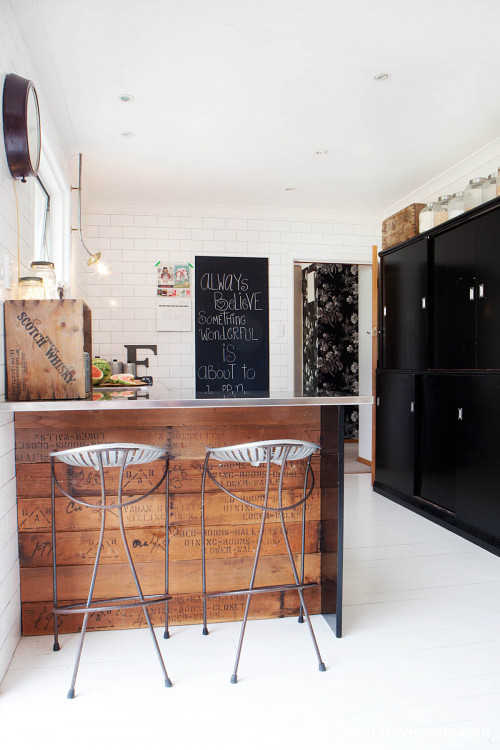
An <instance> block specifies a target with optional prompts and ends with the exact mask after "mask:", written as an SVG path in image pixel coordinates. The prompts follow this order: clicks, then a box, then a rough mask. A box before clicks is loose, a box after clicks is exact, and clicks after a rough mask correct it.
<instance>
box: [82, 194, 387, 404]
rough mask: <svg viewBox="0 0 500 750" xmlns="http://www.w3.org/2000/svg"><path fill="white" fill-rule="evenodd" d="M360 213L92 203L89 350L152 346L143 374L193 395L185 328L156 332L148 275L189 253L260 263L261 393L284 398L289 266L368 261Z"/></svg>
mask: <svg viewBox="0 0 500 750" xmlns="http://www.w3.org/2000/svg"><path fill="white" fill-rule="evenodd" d="M377 229H378V228H377V226H375V217H374V216H373V215H372V214H370V215H368V214H365V215H362V214H357V215H354V214H350V215H347V214H336V213H334V212H331V213H324V212H321V213H320V212H310V211H309V212H308V211H302V212H299V211H293V212H292V211H284V210H283V209H281V210H280V209H274V210H272V209H263V208H260V209H259V208H247V207H241V208H238V207H234V206H232V207H230V206H227V207H220V206H217V207H214V206H211V207H202V206H163V207H162V206H159V205H158V206H149V207H140V206H136V207H130V206H120V205H113V204H107V205H94V206H93V207H92V210H90V211H87V212H86V214H85V220H84V237H85V241H86V244H87V245H88V246H89V248H90V249H92V250H97V249H99V250H102V252H103V256H104V257H105V259H106V260H107V261H108V262H109V263H110V268H111V275H110V276H108V277H99V276H97V275H95V276H94V277H93V279H92V280H91V283H89V284H88V286H87V296H86V299H87V301H88V303H89V304H90V306H91V308H92V325H93V344H94V353H95V354H99V355H100V356H103V357H105V358H107V359H113V358H115V359H120V360H122V359H123V358H124V355H125V350H124V348H123V345H124V344H134V343H136V344H140V343H148V344H157V345H158V356H154V355H153V356H151V355H150V354H149V353H145V354H147V356H148V357H149V360H150V367H149V370H148V372H149V373H150V374H151V375H153V376H154V377H162V378H167V379H168V386H169V388H170V390H171V392H172V393H173V394H175V393H182V395H183V396H185V397H192V396H193V395H194V377H195V363H194V336H193V332H192V331H191V332H186V333H169V332H157V330H156V313H155V309H156V308H155V304H156V299H157V298H156V287H155V283H156V269H155V264H156V263H157V262H158V261H161V262H167V261H168V262H171V263H172V262H183V263H187V262H189V263H194V257H195V255H197V254H200V255H201V254H207V255H235V256H238V255H242V256H250V257H253V256H255V257H267V258H269V307H270V316H269V317H270V379H271V384H270V385H271V392H273V393H277V392H279V393H292V392H293V264H294V261H298V260H302V261H308V260H309V261H314V260H321V261H327V262H334V261H338V262H344V263H371V255H372V245H373V244H379V237H378V234H377Z"/></svg>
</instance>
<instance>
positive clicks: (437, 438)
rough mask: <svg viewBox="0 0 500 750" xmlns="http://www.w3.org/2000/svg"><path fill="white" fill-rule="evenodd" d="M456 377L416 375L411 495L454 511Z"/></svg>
mask: <svg viewBox="0 0 500 750" xmlns="http://www.w3.org/2000/svg"><path fill="white" fill-rule="evenodd" d="M455 386H456V378H455V377H454V376H453V375H434V374H432V375H431V374H430V375H420V376H419V377H418V407H419V408H418V413H417V421H418V445H417V451H418V453H417V466H418V469H417V482H416V492H415V494H416V495H417V496H419V497H422V498H424V499H425V500H428V501H429V502H431V503H433V504H434V505H436V506H438V507H439V508H444V509H446V510H449V511H454V510H455V490H456V487H455V485H456V456H457V446H456V426H457V408H456V396H455Z"/></svg>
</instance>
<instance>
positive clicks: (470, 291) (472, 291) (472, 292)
mask: <svg viewBox="0 0 500 750" xmlns="http://www.w3.org/2000/svg"><path fill="white" fill-rule="evenodd" d="M469 299H470V300H471V302H472V301H474V287H473V286H471V287H470V288H469Z"/></svg>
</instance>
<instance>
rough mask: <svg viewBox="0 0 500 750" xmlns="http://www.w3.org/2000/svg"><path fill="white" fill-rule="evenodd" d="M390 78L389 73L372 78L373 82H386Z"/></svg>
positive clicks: (378, 74)
mask: <svg viewBox="0 0 500 750" xmlns="http://www.w3.org/2000/svg"><path fill="white" fill-rule="evenodd" d="M390 77H391V74H390V73H377V75H376V76H373V80H374V81H388V80H389V78H390Z"/></svg>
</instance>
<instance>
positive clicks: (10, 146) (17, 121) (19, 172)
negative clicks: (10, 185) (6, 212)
mask: <svg viewBox="0 0 500 750" xmlns="http://www.w3.org/2000/svg"><path fill="white" fill-rule="evenodd" d="M3 137H4V142H5V152H6V154H7V162H8V165H9V169H10V173H11V175H12V177H21V178H22V180H23V182H25V181H26V177H28V176H29V175H36V174H37V172H38V167H39V166H40V147H41V140H40V111H39V109H38V97H37V95H36V91H35V87H34V85H33V83H32V82H31V81H29V80H28V79H27V78H22V77H21V76H18V75H16V74H15V73H9V75H7V76H6V77H5V83H4V87H3Z"/></svg>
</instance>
